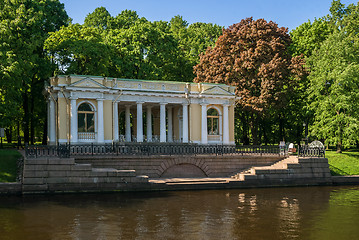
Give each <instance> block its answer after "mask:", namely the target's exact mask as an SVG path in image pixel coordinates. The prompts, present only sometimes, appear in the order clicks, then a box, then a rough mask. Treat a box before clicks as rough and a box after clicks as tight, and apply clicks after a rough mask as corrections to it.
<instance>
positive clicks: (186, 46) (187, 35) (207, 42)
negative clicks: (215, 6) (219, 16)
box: [170, 15, 222, 82]
mask: <svg viewBox="0 0 359 240" xmlns="http://www.w3.org/2000/svg"><path fill="white" fill-rule="evenodd" d="M170 26H171V32H172V33H173V35H174V37H175V39H176V40H177V42H178V48H179V54H178V55H177V59H176V60H177V63H178V65H179V66H181V69H182V72H183V81H187V82H190V81H193V79H194V78H195V75H194V73H193V67H194V66H195V65H197V64H198V63H199V56H200V54H201V53H204V52H205V51H206V49H207V48H208V47H213V46H214V44H215V42H216V41H217V39H218V37H219V36H220V35H221V33H222V27H220V26H218V25H216V24H211V23H200V22H197V23H193V24H191V25H189V24H188V22H187V21H185V20H184V19H183V18H182V16H179V15H178V16H175V17H173V18H172V19H171V21H170Z"/></svg>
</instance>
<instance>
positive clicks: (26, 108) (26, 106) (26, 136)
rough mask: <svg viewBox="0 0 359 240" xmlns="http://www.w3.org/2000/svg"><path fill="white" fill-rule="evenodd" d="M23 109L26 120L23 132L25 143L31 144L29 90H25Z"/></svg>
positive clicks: (24, 119)
mask: <svg viewBox="0 0 359 240" xmlns="http://www.w3.org/2000/svg"><path fill="white" fill-rule="evenodd" d="M23 109H24V118H23V131H24V143H29V96H28V95H27V90H26V89H25V90H24V95H23Z"/></svg>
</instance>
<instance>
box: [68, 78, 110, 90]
mask: <svg viewBox="0 0 359 240" xmlns="http://www.w3.org/2000/svg"><path fill="white" fill-rule="evenodd" d="M70 87H82V88H107V87H106V86H104V85H102V84H101V83H98V82H96V81H95V80H93V79H91V78H89V77H86V78H84V79H81V80H79V81H77V82H74V83H72V84H71V85H70Z"/></svg>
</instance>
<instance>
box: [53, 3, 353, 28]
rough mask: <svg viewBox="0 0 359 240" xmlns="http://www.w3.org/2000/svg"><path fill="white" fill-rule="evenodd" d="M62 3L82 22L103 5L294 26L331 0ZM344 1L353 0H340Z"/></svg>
mask: <svg viewBox="0 0 359 240" xmlns="http://www.w3.org/2000/svg"><path fill="white" fill-rule="evenodd" d="M60 2H62V3H64V4H65V9H66V11H67V13H68V15H69V16H70V17H71V18H72V19H73V23H81V24H82V23H83V21H84V19H85V17H86V15H87V14H89V13H91V12H93V11H94V10H95V9H96V8H97V7H101V6H103V7H105V8H106V9H107V10H108V11H109V12H110V14H111V15H112V16H116V15H117V14H119V13H120V12H121V11H122V10H125V9H129V10H135V11H137V13H138V15H139V16H140V17H145V18H146V19H148V20H150V21H159V20H164V21H169V20H171V18H172V17H173V16H176V15H181V16H183V19H184V20H186V21H187V22H188V23H190V24H191V23H194V22H205V23H215V24H218V25H220V26H224V27H228V26H230V25H232V24H234V23H238V22H240V21H241V20H242V19H243V18H246V17H251V16H253V17H254V19H258V18H264V19H266V20H267V21H270V20H272V21H274V22H276V23H277V24H278V25H279V26H280V27H288V28H289V31H290V30H292V29H295V28H296V27H298V26H299V25H300V24H302V23H303V22H306V21H308V19H309V20H311V21H312V20H314V18H319V17H322V16H325V15H327V14H328V13H329V8H330V5H331V2H332V0H296V1H294V0H271V1H269V0H268V1H265V0H222V1H218V0H181V1H171V0H60ZM341 2H342V3H344V4H346V5H347V4H350V3H356V2H357V1H355V0H342V1H341Z"/></svg>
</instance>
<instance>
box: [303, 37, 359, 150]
mask: <svg viewBox="0 0 359 240" xmlns="http://www.w3.org/2000/svg"><path fill="white" fill-rule="evenodd" d="M358 53H359V49H358V47H357V46H355V44H354V43H353V42H352V41H351V40H350V39H349V38H347V36H346V35H345V33H343V32H336V33H334V34H333V35H331V36H330V37H329V38H328V39H327V40H326V41H325V42H324V43H323V44H322V46H321V48H320V49H319V51H318V52H317V53H316V55H313V56H312V58H311V59H310V60H311V62H312V66H313V67H312V69H311V74H310V76H309V79H310V81H311V82H310V88H309V92H310V95H309V97H310V102H311V104H310V108H311V109H312V110H313V111H314V122H313V124H312V128H311V129H312V131H311V134H312V135H314V136H317V137H319V138H321V139H325V140H326V142H327V144H335V145H337V146H338V151H341V149H342V145H344V146H346V147H347V146H350V145H352V144H354V143H355V142H356V140H357V139H358V126H359V125H358V124H359V121H358V117H359V116H358V113H359V91H358V88H359V58H358Z"/></svg>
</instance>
